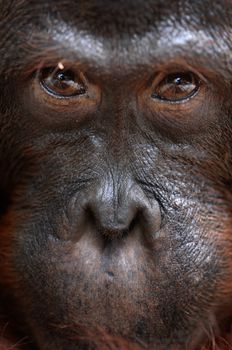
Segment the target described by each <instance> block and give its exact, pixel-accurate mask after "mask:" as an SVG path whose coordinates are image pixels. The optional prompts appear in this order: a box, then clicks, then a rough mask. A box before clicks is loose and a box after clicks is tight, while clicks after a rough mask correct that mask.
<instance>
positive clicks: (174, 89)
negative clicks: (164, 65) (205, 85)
mask: <svg viewBox="0 0 232 350" xmlns="http://www.w3.org/2000/svg"><path fill="white" fill-rule="evenodd" d="M199 86H200V81H199V79H198V77H197V76H196V75H195V74H193V73H191V72H187V73H174V74H169V75H167V76H165V78H164V79H162V80H161V81H160V82H159V83H158V85H157V86H156V88H155V91H154V92H153V93H152V98H157V99H159V100H163V101H167V102H181V101H184V100H187V99H189V98H191V97H192V96H194V95H195V94H196V93H197V91H198V89H199Z"/></svg>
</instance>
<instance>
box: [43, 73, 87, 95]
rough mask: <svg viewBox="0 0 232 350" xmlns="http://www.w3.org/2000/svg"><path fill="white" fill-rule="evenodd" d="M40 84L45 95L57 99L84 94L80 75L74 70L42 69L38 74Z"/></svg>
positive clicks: (84, 90)
mask: <svg viewBox="0 0 232 350" xmlns="http://www.w3.org/2000/svg"><path fill="white" fill-rule="evenodd" d="M40 83H41V85H42V87H43V89H44V90H45V91H46V92H47V93H49V94H52V95H53V96H55V97H58V98H59V97H60V98H70V97H73V96H80V95H84V94H85V93H86V88H85V85H84V82H83V80H82V79H81V77H80V73H79V72H77V71H75V70H74V69H73V70H72V69H66V70H65V69H58V68H57V67H56V68H54V67H49V68H44V69H43V70H42V71H41V72H40Z"/></svg>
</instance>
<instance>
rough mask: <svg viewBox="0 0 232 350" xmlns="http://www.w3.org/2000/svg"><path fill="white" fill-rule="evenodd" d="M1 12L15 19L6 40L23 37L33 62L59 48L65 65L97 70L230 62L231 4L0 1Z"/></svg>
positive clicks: (148, 0)
mask: <svg viewBox="0 0 232 350" xmlns="http://www.w3.org/2000/svg"><path fill="white" fill-rule="evenodd" d="M6 3H7V5H6ZM1 7H3V8H4V7H6V10H5V11H6V12H7V11H8V14H9V13H10V14H9V17H10V18H11V17H12V18H13V20H11V19H10V18H9V23H10V22H11V21H13V23H14V26H12V25H11V26H10V28H8V29H7V35H8V37H10V34H9V33H8V31H9V32H12V38H13V37H15V36H16V35H17V33H22V34H20V37H19V36H18V35H17V37H18V38H17V40H18V41H22V42H24V43H23V44H21V43H19V50H22V48H24V47H25V43H26V44H29V45H30V47H29V48H27V57H29V58H30V53H31V54H33V55H34V54H35V52H34V51H37V52H38V55H40V54H41V52H43V51H44V50H47V49H49V50H50V49H51V48H55V49H56V48H59V49H61V56H62V57H63V58H64V59H65V58H68V59H70V58H71V59H73V60H74V61H75V60H80V61H81V62H89V61H90V60H91V62H95V63H97V65H98V66H99V67H100V66H101V67H108V66H112V64H114V65H115V66H116V65H117V64H118V65H119V66H122V64H123V65H127V66H129V65H130V66H136V65H137V64H138V63H139V64H144V65H149V64H150V62H152V64H154V62H159V61H160V60H161V58H163V59H165V57H166V56H173V57H176V56H178V55H179V54H181V55H182V56H184V57H185V56H186V57H187V56H191V57H193V56H197V55H198V53H199V52H201V53H202V52H203V56H205V59H206V61H207V60H208V58H210V59H211V57H214V59H215V58H217V57H218V60H219V61H221V55H222V54H223V55H224V54H225V56H226V57H227V59H226V60H228V59H230V51H231V48H230V46H231V39H230V38H231V29H230V28H231V20H230V18H231V16H230V15H231V13H232V2H231V1H230V0H223V1H212V0H204V1H201V0H199V1H198V0H194V1H191V0H171V1H163V0H146V1H145V0H133V1H132V0H117V1H115V0H88V1H86V0H77V1H76V0H49V1H45V0H41V1H35V0H20V1H19V0H12V1H11V2H10V5H9V2H5V1H4V0H0V8H1ZM0 16H1V14H0ZM12 40H15V39H12ZM16 52H17V51H16ZM28 53H29V55H28ZM190 53H191V55H190ZM228 53H229V55H228ZM22 54H23V53H21V57H22ZM14 55H15V52H14V53H12V57H14ZM41 55H42V54H41ZM72 55H73V58H72ZM217 55H218V56H217ZM66 56H67V57H66ZM219 56H220V57H219ZM95 63H94V64H95ZM214 65H215V64H214Z"/></svg>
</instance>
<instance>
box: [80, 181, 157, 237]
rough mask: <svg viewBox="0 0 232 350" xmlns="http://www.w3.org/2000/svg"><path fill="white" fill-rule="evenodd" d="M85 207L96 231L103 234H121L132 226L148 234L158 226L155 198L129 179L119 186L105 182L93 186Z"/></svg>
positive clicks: (130, 229) (131, 228)
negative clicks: (95, 186) (103, 184)
mask: <svg viewBox="0 0 232 350" xmlns="http://www.w3.org/2000/svg"><path fill="white" fill-rule="evenodd" d="M86 208H87V209H86V212H88V215H90V217H91V220H92V222H93V223H94V225H95V228H96V229H97V231H98V232H100V233H101V234H103V235H106V236H111V237H113V236H118V235H122V234H124V233H128V232H130V231H132V230H133V229H134V228H135V227H137V229H140V230H143V231H144V230H146V231H147V232H151V233H155V232H156V231H158V230H159V229H160V225H161V213H160V207H159V204H158V202H157V200H155V199H152V200H151V199H149V198H148V197H147V196H146V195H145V193H144V191H143V190H142V189H141V188H140V187H139V186H138V185H137V184H131V183H130V182H129V181H126V182H124V183H123V184H121V185H119V186H116V185H115V184H113V183H107V184H106V185H105V186H102V185H101V186H99V187H97V188H96V190H95V191H93V192H92V194H91V195H90V197H89V200H88V202H87V206H86ZM83 215H85V213H84V212H83Z"/></svg>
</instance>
